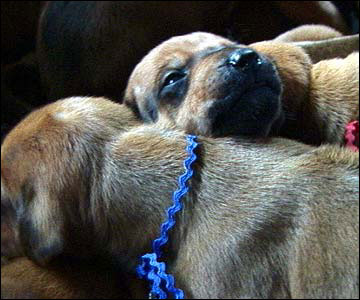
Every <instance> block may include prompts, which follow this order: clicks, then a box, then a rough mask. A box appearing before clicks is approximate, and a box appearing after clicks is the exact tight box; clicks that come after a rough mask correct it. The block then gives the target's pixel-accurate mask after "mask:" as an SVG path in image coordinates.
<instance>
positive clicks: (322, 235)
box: [1, 98, 359, 298]
mask: <svg viewBox="0 0 360 300" xmlns="http://www.w3.org/2000/svg"><path fill="white" fill-rule="evenodd" d="M131 128H132V129H131ZM166 128H167V129H166ZM168 128H169V124H163V123H161V122H159V123H158V124H155V125H139V123H138V121H137V120H136V119H135V118H134V116H132V114H131V112H130V111H129V110H128V108H126V107H125V106H123V105H116V104H113V103H111V102H109V101H106V100H105V99H101V98H97V99H96V98H73V99H65V100H62V101H59V102H56V103H54V104H51V105H49V106H46V107H44V108H43V109H40V110H38V111H36V112H34V113H32V114H31V115H29V116H28V117H27V118H26V119H25V120H24V121H23V122H22V123H20V124H19V125H18V126H17V127H16V128H15V129H14V130H13V131H12V132H11V133H10V134H9V135H8V136H7V137H6V139H5V141H4V144H3V145H2V147H1V196H2V201H4V199H8V201H10V203H13V205H14V207H16V208H17V213H18V218H19V222H20V226H19V228H20V237H21V240H22V242H23V245H24V247H25V249H26V253H27V254H28V255H29V256H30V257H31V258H32V259H33V260H35V261H36V262H38V263H40V264H47V263H48V262H49V261H51V260H52V259H53V258H54V257H56V256H58V255H59V254H64V253H65V254H68V255H73V256H83V255H86V256H94V255H101V256H103V257H106V258H110V259H112V260H113V261H116V262H117V264H118V265H119V266H121V268H123V270H126V269H129V270H134V267H135V265H136V264H137V262H138V258H139V256H140V255H141V254H143V253H145V252H146V251H149V250H150V244H151V243H150V241H151V240H152V239H153V238H154V237H156V236H157V235H158V231H159V226H160V223H161V222H162V220H163V219H164V215H165V208H166V207H168V206H169V204H170V202H171V195H172V192H173V191H174V189H175V188H176V178H177V177H178V176H179V175H180V174H181V173H182V172H183V166H182V164H183V160H184V158H185V156H186V153H185V136H184V134H183V133H182V132H179V131H175V130H170V129H168ZM199 142H200V146H199V149H198V152H197V154H198V161H197V162H196V163H195V165H194V168H195V175H194V178H193V179H192V180H191V184H190V186H191V189H190V192H189V194H188V195H187V196H186V197H185V199H184V204H185V207H184V211H183V212H182V213H181V214H180V215H179V216H178V219H177V224H176V227H175V228H174V230H173V231H172V232H171V236H170V241H171V243H170V245H169V246H168V247H167V248H166V252H165V253H166V255H165V257H164V259H165V260H166V261H167V264H168V268H169V272H170V273H172V274H174V276H175V278H176V285H177V287H179V288H181V289H183V290H184V291H185V294H186V296H187V297H188V298H290V297H292V298H358V296H359V291H358V282H359V278H358V276H359V272H358V270H359V261H358V259H359V243H358V234H359V233H358V229H359V169H358V167H359V156H358V155H357V154H355V153H353V152H351V151H350V150H348V149H341V148H339V147H338V146H322V147H319V148H313V147H311V146H307V145H303V144H300V143H297V142H294V141H290V140H286V139H276V138H274V139H273V140H271V141H257V142H254V141H249V140H244V139H240V138H239V139H229V138H226V139H222V138H219V139H210V138H200V137H199Z"/></svg>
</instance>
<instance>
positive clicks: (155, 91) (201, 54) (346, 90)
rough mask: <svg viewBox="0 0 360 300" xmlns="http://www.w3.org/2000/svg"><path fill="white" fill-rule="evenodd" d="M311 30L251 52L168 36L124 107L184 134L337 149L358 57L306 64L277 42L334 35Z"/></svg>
mask: <svg viewBox="0 0 360 300" xmlns="http://www.w3.org/2000/svg"><path fill="white" fill-rule="evenodd" d="M310 28H312V29H313V31H311V30H309V26H305V27H303V28H299V29H298V30H294V31H293V32H291V33H288V34H287V35H282V36H280V37H279V41H277V40H274V41H266V42H260V43H255V44H252V45H250V46H244V45H238V44H236V43H234V42H232V41H230V40H228V39H225V38H222V37H219V36H216V35H214V34H210V33H202V32H196V33H192V34H188V35H183V36H177V37H173V38H171V39H169V40H167V41H165V42H163V43H162V44H160V45H159V46H157V47H155V48H154V49H153V50H152V51H150V52H149V54H148V55H146V56H145V57H144V58H143V60H142V61H141V62H140V63H139V64H138V65H137V66H136V67H135V69H134V71H133V73H132V75H131V77H130V79H129V82H128V87H127V89H126V93H125V103H126V104H127V105H129V106H130V107H132V108H133V109H134V110H135V111H138V112H139V114H140V115H141V117H142V118H143V119H144V120H145V121H151V122H154V121H157V120H158V119H163V118H165V119H167V120H168V121H171V122H172V123H173V124H175V125H176V126H177V127H178V128H181V129H183V130H185V131H186V132H189V133H195V134H200V135H205V136H212V137H219V136H252V137H266V136H268V135H280V136H285V137H289V138H292V139H297V140H299V141H302V142H305V143H308V144H314V145H319V144H321V143H324V142H329V143H338V144H342V143H343V140H344V129H345V126H346V124H347V123H348V122H350V121H353V120H358V113H359V103H358V101H359V55H358V53H355V54H351V55H348V54H349V53H347V55H348V56H347V57H346V58H344V59H333V60H325V61H320V62H319V63H316V64H313V63H312V61H311V59H310V57H309V55H308V54H307V53H306V52H305V51H304V50H303V49H302V48H301V47H298V46H297V45H295V44H293V43H289V42H284V41H289V40H291V39H293V40H296V41H298V40H300V39H301V36H303V38H304V39H309V36H311V35H314V36H315V33H314V32H316V33H317V35H316V38H317V39H321V38H323V39H326V38H327V37H330V38H334V37H336V36H339V35H340V33H338V32H336V31H335V30H332V29H329V28H328V27H325V26H312V27H311V26H310ZM325 29H326V30H325ZM308 32H310V33H308ZM305 33H308V34H305ZM335 40H337V39H336V38H335ZM330 41H331V40H330ZM306 45H308V43H307V44H306ZM321 45H322V47H325V48H327V47H330V48H331V44H330V45H329V42H328V44H327V45H326V44H325V45H324V44H321ZM332 54H334V53H332Z"/></svg>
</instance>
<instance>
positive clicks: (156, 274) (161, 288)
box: [136, 135, 198, 299]
mask: <svg viewBox="0 0 360 300" xmlns="http://www.w3.org/2000/svg"><path fill="white" fill-rule="evenodd" d="M195 139H196V136H193V135H187V136H186V141H187V146H186V151H187V153H188V156H187V158H186V159H185V161H184V168H185V173H184V174H183V175H181V176H180V177H179V180H178V182H179V188H178V189H177V190H176V191H175V192H174V194H173V205H172V206H171V207H169V208H168V210H167V220H166V221H165V222H164V223H163V224H162V225H161V234H160V237H159V238H157V239H155V240H154V241H153V244H152V247H153V252H152V253H147V254H145V255H143V256H142V257H141V263H140V265H139V266H138V267H137V268H136V272H137V274H138V276H139V277H140V278H145V279H147V280H148V281H149V282H150V284H151V291H150V294H149V298H151V299H167V298H168V297H169V296H170V295H171V294H172V295H173V296H172V297H174V298H175V299H183V298H184V292H183V291H182V290H180V289H177V288H176V287H175V280H174V277H173V276H172V275H171V274H167V273H166V265H165V263H164V262H159V261H158V259H159V258H160V257H161V255H162V253H161V247H162V246H164V245H165V244H166V243H167V241H168V239H169V237H168V231H169V230H170V229H171V228H172V227H173V226H174V225H175V214H176V213H177V212H178V211H180V210H181V209H182V207H183V205H182V202H181V198H182V197H183V196H184V195H185V194H186V193H187V192H188V190H189V188H188V187H187V186H186V183H187V181H188V180H189V179H190V178H191V177H192V175H193V170H192V166H191V164H192V163H193V162H194V161H195V160H196V158H197V157H196V154H195V153H194V150H195V148H196V147H197V145H198V143H197V142H196V141H195ZM170 297H171V296H170Z"/></svg>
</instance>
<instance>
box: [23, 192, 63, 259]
mask: <svg viewBox="0 0 360 300" xmlns="http://www.w3.org/2000/svg"><path fill="white" fill-rule="evenodd" d="M30 197H31V198H32V199H31V201H25V202H27V203H28V204H25V207H24V208H23V209H22V211H21V212H20V213H19V234H20V240H21V243H22V245H23V247H24V251H25V253H26V255H27V256H28V257H30V258H31V259H32V260H34V261H35V262H37V263H38V264H40V265H45V264H46V263H48V262H49V261H50V260H52V259H53V258H55V257H56V256H58V255H60V254H61V253H62V252H63V249H64V221H63V214H62V212H61V209H60V207H59V203H58V201H56V199H52V195H51V194H50V192H49V190H47V189H44V188H39V189H38V190H37V191H34V193H33V195H32V196H30Z"/></svg>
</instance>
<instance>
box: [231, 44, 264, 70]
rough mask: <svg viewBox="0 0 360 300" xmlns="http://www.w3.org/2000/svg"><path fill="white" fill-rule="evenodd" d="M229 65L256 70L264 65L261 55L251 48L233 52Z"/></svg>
mask: <svg viewBox="0 0 360 300" xmlns="http://www.w3.org/2000/svg"><path fill="white" fill-rule="evenodd" d="M228 63H229V64H230V65H232V66H233V67H236V68H241V69H245V68H254V67H256V66H258V65H260V64H261V63H262V61H261V58H260V56H259V54H257V53H256V52H255V51H254V50H252V49H250V48H240V49H236V50H235V51H233V52H231V53H230V55H229V58H228Z"/></svg>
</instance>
